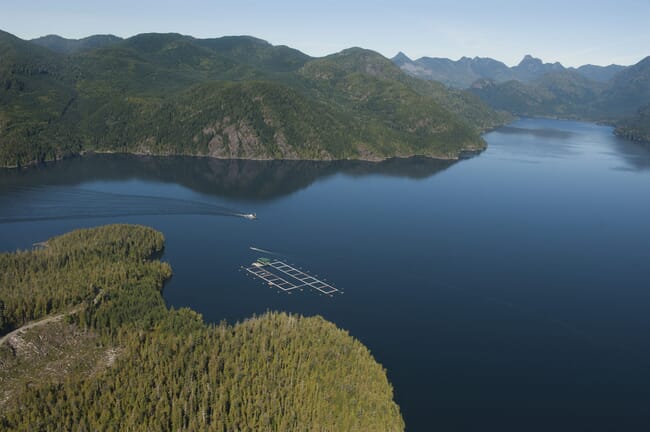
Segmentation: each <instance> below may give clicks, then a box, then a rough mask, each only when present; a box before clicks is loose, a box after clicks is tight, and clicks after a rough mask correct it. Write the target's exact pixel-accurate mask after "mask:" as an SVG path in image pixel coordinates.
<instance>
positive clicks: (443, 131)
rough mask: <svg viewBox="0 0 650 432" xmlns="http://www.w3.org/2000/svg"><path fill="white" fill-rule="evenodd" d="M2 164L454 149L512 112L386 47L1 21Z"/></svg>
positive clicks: (472, 143) (447, 155) (448, 154)
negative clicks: (90, 155) (397, 59)
mask: <svg viewBox="0 0 650 432" xmlns="http://www.w3.org/2000/svg"><path fill="white" fill-rule="evenodd" d="M0 107H1V108H0V166H12V167H15V166H25V165H29V164H34V163H38V162H42V161H47V160H53V159H60V158H63V157H67V156H71V155H77V154H81V153H84V152H89V151H97V152H112V153H136V154H151V155H192V156H196V155H200V156H211V157H216V158H224V159H228V158H236V159H264V160H270V159H289V160H335V159H364V160H372V161H376V160H383V159H387V158H391V157H409V156H415V155H420V156H428V157H435V158H440V159H456V158H458V157H459V155H460V154H461V152H463V151H465V150H481V149H483V148H484V147H485V142H484V141H483V139H482V138H481V136H480V133H481V132H483V131H485V130H487V129H489V128H493V127H495V126H498V125H501V124H504V123H505V122H507V121H509V120H510V119H511V117H510V116H509V115H507V114H505V113H503V112H497V111H495V110H492V109H491V108H489V107H488V106H487V105H486V104H484V103H483V102H482V101H481V100H480V99H479V98H478V97H476V96H474V95H472V94H470V93H468V92H465V91H462V90H456V89H450V88H447V87H445V86H444V85H442V84H440V83H437V82H432V81H424V80H420V79H418V78H413V77H410V76H408V75H407V74H405V73H404V72H402V71H401V70H400V69H399V68H398V67H397V66H396V65H394V64H393V63H392V62H391V61H390V60H389V59H387V58H385V57H383V56H381V55H380V54H378V53H376V52H373V51H369V50H365V49H361V48H350V49H347V50H344V51H342V52H339V53H336V54H332V55H330V56H326V57H322V58H313V57H310V56H308V55H306V54H304V53H302V52H300V51H298V50H295V49H291V48H289V47H286V46H273V45H271V44H269V43H267V42H265V41H263V40H260V39H256V38H253V37H247V36H241V37H239V36H238V37H222V38H216V39H195V38H192V37H189V36H183V35H180V34H153V33H152V34H140V35H137V36H134V37H131V38H128V39H120V38H116V37H102V36H96V37H91V38H87V39H84V40H77V41H75V40H67V39H63V38H60V37H57V36H50V37H47V38H41V39H36V40H34V41H25V40H22V39H19V38H17V37H15V36H13V35H11V34H9V33H5V32H1V31H0Z"/></svg>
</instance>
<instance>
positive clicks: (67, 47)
mask: <svg viewBox="0 0 650 432" xmlns="http://www.w3.org/2000/svg"><path fill="white" fill-rule="evenodd" d="M120 41H122V38H119V37H117V36H113V35H94V36H89V37H87V38H83V39H66V38H63V37H61V36H58V35H47V36H42V37H39V38H36V39H31V40H30V42H33V43H35V44H36V45H40V46H42V47H44V48H47V49H49V50H52V51H55V52H58V53H61V54H73V53H76V52H80V51H88V50H92V49H95V48H103V47H107V46H110V45H115V44H117V43H119V42H120Z"/></svg>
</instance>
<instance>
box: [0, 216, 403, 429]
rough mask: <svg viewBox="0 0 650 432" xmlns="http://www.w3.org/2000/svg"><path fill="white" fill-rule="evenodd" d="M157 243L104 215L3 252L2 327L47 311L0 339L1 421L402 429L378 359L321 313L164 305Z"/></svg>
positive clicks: (5, 424)
mask: <svg viewBox="0 0 650 432" xmlns="http://www.w3.org/2000/svg"><path fill="white" fill-rule="evenodd" d="M163 241H164V239H163V237H162V235H161V234H160V233H158V232H156V231H154V230H152V229H149V228H146V227H140V226H130V225H112V226H105V227H100V228H94V229H84V230H78V231H74V232H72V233H69V234H65V235H63V236H60V237H56V238H53V239H50V240H48V241H47V243H46V245H45V247H44V248H42V249H40V250H31V251H23V252H16V253H9V254H8V253H4V254H0V323H4V326H3V329H2V330H1V331H0V335H3V334H5V333H6V332H7V331H9V330H11V329H12V328H14V327H17V326H20V325H22V324H23V323H25V322H27V321H30V320H33V319H38V318H42V317H45V316H49V317H50V319H49V320H43V321H41V322H40V324H39V323H38V322H37V323H36V325H34V326H33V327H31V328H29V329H25V330H21V332H19V333H13V334H11V335H10V336H8V337H7V338H3V339H4V340H2V342H0V429H2V430H93V431H104V430H106V431H110V430H130V431H140V430H141V431H151V430H157V431H162V430H174V431H179V430H204V431H233V430H238V431H288V430H327V431H343V430H345V431H375V430H376V431H401V430H404V422H403V420H402V418H401V415H400V412H399V407H398V406H397V405H396V404H395V403H394V402H393V400H392V399H393V396H392V387H391V385H390V383H389V382H388V380H387V378H386V373H385V370H384V369H383V368H382V367H381V366H380V365H379V364H377V363H376V362H375V360H374V359H373V357H372V356H371V354H370V352H369V351H368V350H367V349H366V348H365V347H364V346H363V345H362V344H361V343H359V342H358V341H357V340H355V339H353V338H352V337H350V336H349V335H348V334H347V333H346V332H344V331H342V330H340V329H337V328H336V327H335V326H334V325H333V324H331V323H329V322H327V321H325V320H324V319H322V318H320V317H311V318H304V317H300V316H295V315H288V314H284V313H267V314H265V315H262V316H260V317H252V318H251V319H249V320H246V321H244V322H243V323H239V324H236V325H234V326H232V325H227V324H225V323H222V324H219V325H206V324H204V323H203V321H202V318H201V316H200V315H198V314H197V313H195V312H193V311H191V310H189V309H180V310H169V309H167V308H166V306H165V302H164V300H163V298H162V296H161V295H160V290H161V288H162V284H163V281H164V280H165V279H167V278H169V277H170V275H171V269H170V267H169V266H168V265H167V264H166V263H162V262H160V261H157V260H152V259H151V257H152V255H153V254H157V253H160V251H161V250H162V247H163ZM2 306H4V307H2ZM53 314H55V315H53Z"/></svg>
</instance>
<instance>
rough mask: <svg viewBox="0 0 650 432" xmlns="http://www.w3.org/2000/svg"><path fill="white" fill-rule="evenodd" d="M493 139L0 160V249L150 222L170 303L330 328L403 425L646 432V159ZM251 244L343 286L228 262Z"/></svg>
mask: <svg viewBox="0 0 650 432" xmlns="http://www.w3.org/2000/svg"><path fill="white" fill-rule="evenodd" d="M486 140H487V141H488V143H489V148H488V150H487V151H486V152H484V153H483V154H481V155H480V156H477V157H474V158H472V159H468V160H463V161H461V162H458V163H455V164H452V163H445V162H439V161H430V160H423V159H414V160H403V161H389V162H386V163H382V164H370V163H363V162H346V163H340V162H339V163H315V162H244V161H216V160H208V159H191V158H153V159H147V158H137V157H126V156H102V157H100V156H95V157H87V158H83V159H75V160H70V161H64V162H60V163H56V164H54V165H52V166H49V167H46V168H36V169H30V170H24V171H15V170H14V171H0V249H2V250H14V249H16V248H29V247H31V244H32V243H33V242H37V241H41V240H44V239H46V238H49V237H51V236H54V235H57V234H61V233H64V232H66V231H69V230H71V229H74V228H77V227H80V226H94V225H100V224H105V223H113V222H129V223H142V224H146V225H150V226H153V227H155V228H156V229H159V230H161V231H162V232H163V233H164V234H165V236H166V238H167V247H166V251H165V255H164V258H163V259H165V260H167V261H169V262H170V263H171V264H172V267H173V269H174V277H173V279H172V280H171V281H170V282H169V283H168V284H167V285H166V288H165V291H164V296H165V299H166V300H167V302H168V304H170V305H173V306H175V307H181V306H189V307H191V308H193V309H195V310H197V311H199V312H200V313H202V314H203V316H204V318H205V319H206V320H207V321H212V322H218V321H221V320H223V319H226V320H228V321H231V322H234V321H237V320H242V319H245V318H246V317H248V316H251V315H252V314H256V313H257V314H259V313H263V312H264V311H266V310H269V309H271V310H286V311H290V312H297V313H301V314H305V315H313V314H320V315H322V316H324V317H325V318H327V319H329V320H331V321H334V322H335V323H336V324H337V325H338V326H340V327H342V328H344V329H347V330H348V331H349V332H350V333H351V334H352V335H353V336H355V337H357V338H359V339H360V340H361V341H362V342H363V343H364V344H366V345H367V346H368V347H369V348H370V349H371V351H372V352H373V354H374V356H375V357H376V358H377V360H378V361H379V362H381V363H382V364H383V365H384V366H385V367H386V368H387V370H388V375H389V378H390V380H391V381H392V383H393V385H394V387H395V397H396V400H397V402H398V403H399V404H400V406H401V409H402V412H403V414H404V417H405V420H406V424H407V428H408V430H409V431H429V430H445V431H476V430H500V431H509V430H513V431H514V430H555V431H560V430H567V431H583V430H584V431H587V430H589V431H601V430H603V431H604V430H628V431H629V430H650V343H649V342H650V312H649V311H650V283H649V282H648V281H649V280H650V266H649V265H648V263H649V262H650V228H649V227H650V199H649V197H650V152H649V151H648V150H646V149H644V148H643V147H641V146H639V145H637V144H634V143H630V142H626V141H623V140H620V139H618V138H616V137H614V136H613V135H612V132H611V128H608V127H602V126H597V125H592V124H586V123H577V122H567V121H554V120H537V119H524V120H520V121H517V122H515V123H513V124H511V125H510V126H509V127H505V128H502V129H500V130H497V131H495V132H491V133H489V134H487V135H486ZM134 195H136V196H135V197H134ZM237 212H246V213H248V212H256V213H257V215H258V217H259V220H257V221H247V220H245V219H243V218H238V217H233V216H230V214H232V213H237ZM250 246H255V247H259V248H263V249H269V250H272V251H276V252H278V253H281V254H282V255H283V256H284V257H285V259H286V260H287V261H289V262H292V263H295V264H296V265H299V266H302V267H304V268H307V269H310V270H312V271H313V272H314V273H316V274H317V275H320V276H322V277H324V278H327V280H328V281H330V282H331V283H332V284H333V285H335V286H337V287H339V288H341V289H343V290H344V292H345V294H344V295H340V296H337V297H335V298H330V297H326V296H319V295H317V294H314V293H310V292H303V293H295V294H293V295H287V294H280V293H277V292H276V291H274V290H271V289H269V288H267V287H265V286H264V285H263V284H262V283H260V282H259V281H258V280H254V279H252V278H250V277H246V276H245V275H244V274H243V273H242V272H240V271H239V270H238V269H239V268H240V266H242V265H246V264H249V263H250V262H251V261H252V260H254V259H255V258H257V257H258V256H259V255H260V254H259V253H258V252H253V251H251V250H250V249H249V247H250Z"/></svg>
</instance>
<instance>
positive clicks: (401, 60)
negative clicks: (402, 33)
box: [391, 51, 413, 66]
mask: <svg viewBox="0 0 650 432" xmlns="http://www.w3.org/2000/svg"><path fill="white" fill-rule="evenodd" d="M391 61H392V62H393V63H395V64H396V65H397V66H402V65H404V64H408V63H413V60H411V58H410V57H409V56H407V55H406V54H404V53H403V52H402V51H400V52H398V53H397V54H396V55H395V57H393V58H392V59H391Z"/></svg>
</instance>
